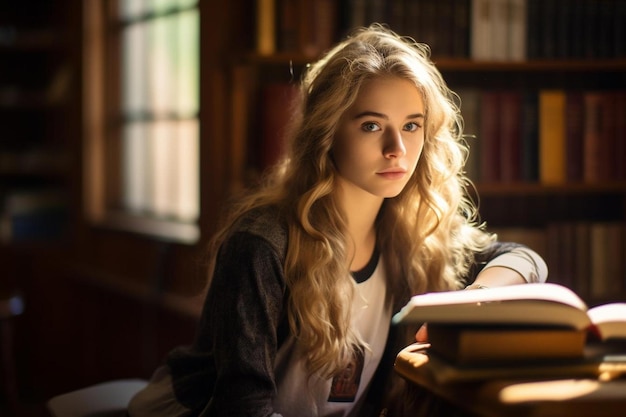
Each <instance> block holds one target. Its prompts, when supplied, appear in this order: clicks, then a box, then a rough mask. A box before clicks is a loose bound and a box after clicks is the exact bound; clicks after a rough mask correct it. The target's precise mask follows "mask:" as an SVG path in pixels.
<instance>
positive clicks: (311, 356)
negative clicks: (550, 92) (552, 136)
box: [214, 24, 492, 375]
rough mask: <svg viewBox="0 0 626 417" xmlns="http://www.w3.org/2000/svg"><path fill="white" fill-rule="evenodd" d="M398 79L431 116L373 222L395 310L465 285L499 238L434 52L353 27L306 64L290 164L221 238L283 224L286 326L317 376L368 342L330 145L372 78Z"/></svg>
mask: <svg viewBox="0 0 626 417" xmlns="http://www.w3.org/2000/svg"><path fill="white" fill-rule="evenodd" d="M389 76H393V77H400V78H403V79H407V80H410V81H412V82H413V83H415V85H416V87H417V88H418V89H419V91H420V92H421V94H422V96H423V100H424V104H425V116H426V117H425V125H424V129H425V131H424V134H425V141H424V148H423V151H422V155H421V159H420V161H419V163H418V165H417V169H416V171H415V172H414V174H413V176H412V177H411V179H410V180H409V182H408V184H407V185H406V187H405V188H404V190H403V191H402V192H401V193H400V194H399V195H398V196H397V197H394V198H389V199H386V200H385V201H384V203H383V205H382V208H381V210H380V213H379V215H378V218H377V222H376V231H377V247H378V248H379V250H380V253H381V254H382V259H383V260H384V266H385V272H386V279H387V288H388V291H387V294H388V299H387V302H388V303H390V304H392V305H393V308H394V309H397V308H399V307H400V306H401V305H403V304H404V303H405V302H406V301H407V300H408V298H409V296H410V295H412V294H417V293H423V292H426V291H442V290H449V289H456V288H459V287H460V286H461V285H462V277H463V276H464V275H465V274H466V273H467V272H468V269H469V266H470V264H471V262H472V259H473V252H475V251H479V250H481V249H482V248H484V247H486V245H487V244H488V243H489V242H490V241H491V240H492V237H491V236H490V235H488V234H487V233H486V232H485V231H484V230H483V228H482V227H481V226H480V225H478V223H477V221H476V219H477V210H476V207H475V204H474V203H473V201H472V200H471V199H470V198H469V197H468V194H467V189H466V187H467V186H468V185H470V184H471V183H470V181H469V180H468V179H467V178H466V177H465V174H464V172H463V166H464V162H465V159H466V156H467V152H468V149H467V146H466V144H465V141H464V139H463V135H462V126H463V125H462V118H461V116H460V111H459V107H458V105H457V104H456V103H457V102H458V97H457V96H456V95H455V94H454V93H453V92H452V91H451V90H450V89H449V88H448V87H447V85H446V83H445V82H444V80H443V78H442V76H441V74H440V72H439V71H438V70H437V69H436V67H435V66H434V64H433V63H432V62H431V60H430V50H429V48H428V46H426V45H424V44H419V43H416V42H415V41H413V40H412V39H410V38H405V37H401V36H399V35H397V34H396V33H394V32H393V31H391V30H390V29H388V28H386V27H384V26H382V25H378V24H374V25H371V26H369V27H367V28H359V29H357V30H355V31H354V32H353V33H352V34H351V35H350V36H348V37H347V38H346V39H345V40H344V41H342V42H341V43H339V44H337V45H336V46H335V47H334V48H332V49H331V50H330V51H328V53H327V54H326V55H325V56H324V57H323V58H322V59H320V60H319V61H317V62H316V63H314V64H311V65H310V66H308V67H307V69H306V71H305V74H304V76H303V79H302V82H301V86H300V94H301V96H300V99H301V100H300V101H299V107H298V108H297V109H295V111H294V117H293V123H292V126H291V130H290V132H291V135H290V141H289V149H288V152H287V153H286V156H285V158H284V159H283V160H282V162H281V163H280V164H278V165H277V166H276V167H275V168H274V169H273V170H272V171H271V172H270V173H269V174H268V176H267V178H266V179H265V181H264V182H263V184H262V186H261V187H259V188H258V189H257V190H255V191H254V192H252V193H249V194H247V195H245V196H244V197H243V199H242V200H241V201H239V204H238V205H237V207H236V208H235V209H233V210H231V211H230V212H229V219H228V220H227V222H226V223H225V225H224V226H223V228H222V229H221V231H220V232H219V233H218V234H217V235H216V239H215V241H214V245H215V246H219V244H220V243H221V241H223V239H224V238H225V237H226V236H227V234H228V229H229V227H230V226H231V225H232V224H233V222H235V221H236V220H237V219H238V218H240V217H241V216H242V215H243V214H244V213H246V212H248V211H250V210H252V209H255V208H258V207H263V206H274V207H276V208H277V209H278V210H280V212H281V213H282V215H283V216H284V218H286V220H287V224H288V230H289V232H288V246H287V252H286V259H285V263H284V273H285V277H286V282H287V286H288V289H289V292H290V297H289V305H288V312H289V321H290V326H291V330H292V332H293V334H294V335H295V336H296V337H297V338H298V342H299V343H300V346H301V347H302V349H303V350H304V352H306V354H307V364H308V368H309V371H310V372H311V373H313V372H321V373H322V374H324V375H331V374H333V373H335V372H336V371H337V370H338V369H340V368H341V367H342V364H343V363H344V359H345V358H346V356H349V355H351V354H352V351H353V350H354V349H355V348H357V347H356V346H361V341H360V340H359V338H358V336H357V335H355V334H353V333H352V332H351V330H350V312H351V300H352V297H353V293H354V288H355V281H354V279H353V278H352V277H351V275H350V271H349V265H350V260H349V259H347V250H346V247H347V239H348V236H347V232H346V230H347V229H346V215H345V213H344V212H342V208H341V207H340V206H339V204H338V202H337V199H336V195H335V189H336V187H335V182H336V178H337V175H338V173H337V170H336V167H335V165H334V163H333V160H332V158H331V149H332V148H333V143H334V135H335V130H336V128H337V125H338V123H339V120H340V118H341V116H342V114H343V113H344V112H345V111H346V110H347V109H348V108H349V107H350V106H351V105H352V104H353V103H354V101H355V99H356V97H357V94H358V93H359V89H360V87H361V85H362V84H363V82H364V81H366V80H370V79H372V78H376V77H389Z"/></svg>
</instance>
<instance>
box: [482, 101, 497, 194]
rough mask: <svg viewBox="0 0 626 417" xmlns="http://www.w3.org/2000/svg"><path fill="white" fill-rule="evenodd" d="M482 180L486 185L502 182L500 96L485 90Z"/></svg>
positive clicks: (483, 103)
mask: <svg viewBox="0 0 626 417" xmlns="http://www.w3.org/2000/svg"><path fill="white" fill-rule="evenodd" d="M480 106H481V108H480V111H481V113H480V128H479V129H480V137H479V140H480V150H481V163H480V180H481V181H482V182H485V183H494V182H498V181H500V149H501V147H502V144H501V141H502V138H501V136H500V117H499V116H500V94H499V91H497V90H484V91H482V93H481V97H480Z"/></svg>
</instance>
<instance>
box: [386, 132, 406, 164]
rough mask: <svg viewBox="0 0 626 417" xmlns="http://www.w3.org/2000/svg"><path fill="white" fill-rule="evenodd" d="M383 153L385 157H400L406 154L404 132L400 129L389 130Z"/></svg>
mask: <svg viewBox="0 0 626 417" xmlns="http://www.w3.org/2000/svg"><path fill="white" fill-rule="evenodd" d="M383 154H384V155H385V158H399V157H401V156H404V155H405V154H406V147H405V146H404V139H403V137H402V132H400V131H399V130H389V131H388V132H387V134H386V135H385V146H384V148H383Z"/></svg>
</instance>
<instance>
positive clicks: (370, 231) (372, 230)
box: [340, 193, 383, 271]
mask: <svg viewBox="0 0 626 417" xmlns="http://www.w3.org/2000/svg"><path fill="white" fill-rule="evenodd" d="M359 197H360V198H359ZM340 201H341V204H342V207H343V209H344V212H345V213H346V216H347V226H348V242H347V245H348V247H347V249H348V253H347V254H348V260H349V261H350V265H349V266H350V270H351V271H358V270H360V269H361V268H363V267H364V266H365V265H367V263H368V262H369V260H370V259H371V257H372V254H373V252H374V247H375V246H376V218H377V217H378V212H379V211H380V207H381V206H382V202H383V199H382V198H379V197H376V196H373V195H371V194H366V195H363V194H361V195H360V196H355V195H351V196H346V195H345V193H344V195H343V197H340Z"/></svg>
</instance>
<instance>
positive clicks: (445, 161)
mask: <svg viewBox="0 0 626 417" xmlns="http://www.w3.org/2000/svg"><path fill="white" fill-rule="evenodd" d="M285 111H287V109H286V110H285ZM290 139H291V141H290V149H289V151H288V154H287V156H286V158H285V159H284V161H283V162H282V163H281V164H280V165H279V166H278V167H276V169H275V170H274V171H273V172H272V174H271V175H270V176H269V178H268V179H267V181H266V182H265V183H264V185H263V186H262V187H261V188H260V189H258V190H256V191H254V192H251V193H249V194H248V195H247V196H245V197H244V198H243V199H242V200H241V201H240V202H239V204H238V205H237V206H236V207H234V208H233V209H231V210H230V215H229V217H228V219H226V221H225V224H224V225H223V227H222V229H221V230H220V232H219V233H218V234H217V236H216V237H215V240H214V248H213V252H212V268H211V271H212V276H211V281H210V287H209V290H208V294H207V297H206V302H205V306H204V311H203V314H202V318H201V321H200V323H199V328H198V334H197V337H196V340H195V341H194V343H193V344H192V345H191V346H188V347H181V348H178V349H175V350H174V351H172V352H171V354H170V355H169V356H168V358H167V363H166V364H164V365H163V366H162V367H161V368H159V369H158V370H157V371H156V372H155V374H154V376H153V378H152V380H151V382H150V384H149V385H148V387H147V388H146V389H144V390H143V391H141V392H140V393H139V394H138V395H137V396H136V397H135V398H134V399H133V401H132V402H131V404H130V408H129V413H130V415H131V416H132V417H143V416H151V417H154V416H178V415H181V416H182V415H191V416H196V415H201V416H248V417H250V416H259V417H260V416H263V417H266V416H283V417H307V416H357V415H358V416H363V415H370V414H372V415H378V413H380V411H381V410H382V408H383V405H381V401H382V398H383V392H384V391H387V389H386V387H389V386H390V384H389V383H388V382H387V381H389V379H388V378H390V377H392V375H393V372H392V367H391V363H392V362H388V361H386V360H385V359H384V358H391V359H392V360H393V357H394V355H395V354H396V353H397V351H398V350H397V349H399V348H400V347H403V346H404V345H407V344H409V343H411V342H412V341H414V340H415V331H416V330H417V329H411V332H412V333H413V336H411V337H412V338H413V340H411V339H409V338H406V337H405V335H403V334H402V333H403V332H402V331H399V329H395V328H390V320H391V316H392V314H393V313H394V312H396V311H398V309H399V308H400V307H401V306H403V305H404V304H405V303H406V302H407V301H408V299H409V297H410V296H411V295H413V294H418V293H424V292H427V291H446V290H456V289H462V288H465V287H468V288H480V287H481V286H496V285H507V284H517V283H524V282H537V281H544V280H545V279H546V275H547V269H546V266H545V263H544V261H543V260H542V259H541V258H540V257H539V256H538V255H537V254H536V253H535V252H534V251H532V250H531V249H529V248H526V247H523V246H521V245H517V244H513V243H508V244H505V243H500V242H497V241H496V240H495V236H493V235H490V234H489V233H487V232H486V231H485V230H484V229H483V227H482V226H481V225H479V224H478V223H477V221H476V218H477V213H476V209H475V206H474V205H473V204H472V202H471V200H470V199H468V197H467V195H466V186H467V185H468V184H469V181H468V179H467V178H466V177H465V176H464V174H463V163H464V160H465V157H466V153H467V149H466V147H465V146H464V141H463V140H462V120H461V118H460V114H459V108H458V107H457V106H456V105H455V96H454V94H453V93H452V92H451V91H450V90H449V89H448V87H447V86H446V84H445V82H444V80H443V79H442V77H441V74H440V73H439V71H438V70H437V69H436V68H435V66H434V65H433V64H432V62H431V61H430V59H429V51H428V48H427V47H426V46H425V45H420V44H416V43H415V42H413V41H411V40H409V39H404V38H402V37H400V36H398V35H396V34H395V33H393V32H392V31H390V30H388V29H386V28H384V27H382V26H379V25H372V26H370V27H368V28H362V29H360V30H357V31H355V32H354V33H353V34H352V35H351V36H350V37H348V38H347V39H346V40H345V41H343V42H342V43H340V44H338V45H337V46H336V47H335V48H333V49H332V50H330V51H329V52H328V53H327V55H326V56H325V57H324V58H322V59H321V60H320V61H318V62H317V63H315V64H313V65H311V66H310V67H309V68H308V71H307V72H306V74H305V76H304V78H303V80H302V83H301V104H300V107H299V109H298V110H297V111H296V112H295V120H294V123H293V130H292V135H291V137H290ZM419 337H425V336H419ZM375 375H376V376H375Z"/></svg>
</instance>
